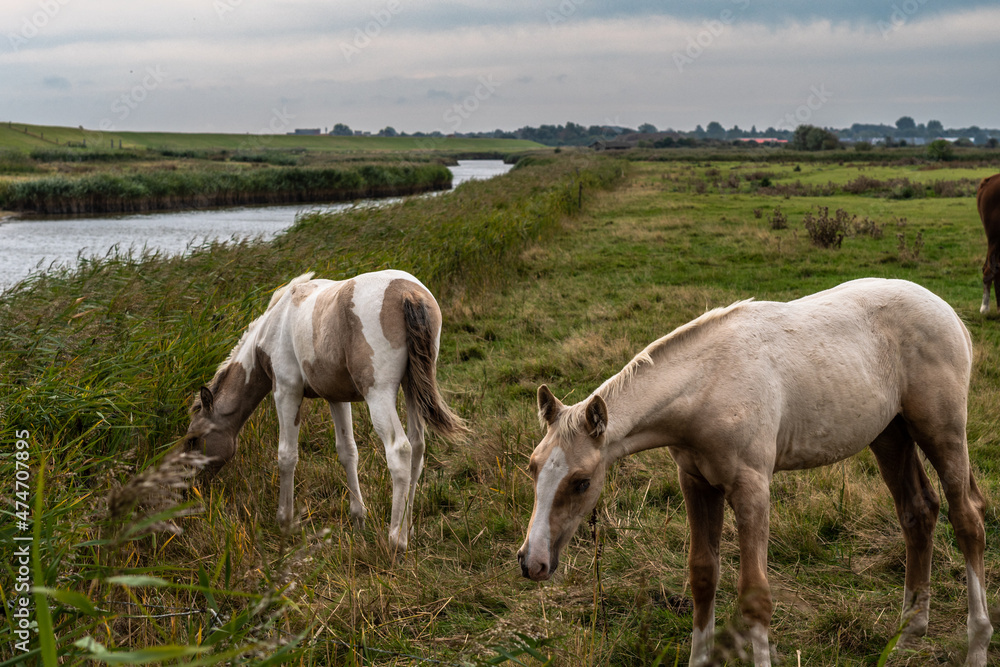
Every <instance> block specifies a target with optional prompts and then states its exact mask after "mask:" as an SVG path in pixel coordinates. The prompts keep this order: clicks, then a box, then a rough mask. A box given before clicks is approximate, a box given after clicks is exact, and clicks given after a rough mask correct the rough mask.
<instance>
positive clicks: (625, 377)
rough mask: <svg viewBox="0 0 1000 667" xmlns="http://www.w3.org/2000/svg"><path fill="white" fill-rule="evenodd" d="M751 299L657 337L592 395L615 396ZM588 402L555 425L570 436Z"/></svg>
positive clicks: (610, 397)
mask: <svg viewBox="0 0 1000 667" xmlns="http://www.w3.org/2000/svg"><path fill="white" fill-rule="evenodd" d="M751 301H753V299H744V300H742V301H737V302H735V303H732V304H730V305H728V306H722V307H719V308H713V309H712V310H709V311H708V312H706V313H703V314H702V315H700V316H698V317H696V318H695V319H693V320H691V321H690V322H688V323H686V324H682V325H681V326H679V327H677V328H676V329H674V330H673V331H671V332H670V333H668V334H667V335H666V336H663V337H662V338H658V339H656V340H654V341H653V342H652V343H650V344H649V345H647V346H646V348H645V349H644V350H642V351H641V352H640V353H639V354H637V355H635V356H634V357H632V360H631V361H629V362H628V363H627V364H625V367H624V368H622V369H621V370H620V371H619V372H618V373H616V374H615V375H613V376H611V377H610V378H608V379H607V380H605V381H604V383H603V384H602V385H601V386H600V387H598V388H597V389H596V390H594V394H592V395H598V396H600V397H601V398H603V399H605V400H610V399H612V398H614V397H615V396H617V395H618V394H620V393H621V392H622V391H624V390H625V389H626V388H627V387H628V386H629V384H630V383H631V382H632V380H633V379H634V378H635V376H636V374H637V373H638V372H639V371H640V369H641V368H642V367H643V366H645V365H649V366H652V365H654V364H655V362H656V359H657V358H658V357H661V356H663V354H664V353H665V352H666V351H667V350H668V349H672V348H674V347H676V346H677V345H679V344H681V343H683V342H684V341H686V340H688V339H690V338H691V337H692V336H693V335H695V334H696V333H699V332H701V331H704V330H705V329H706V328H708V327H710V326H712V325H713V324H716V323H718V322H720V321H722V320H723V319H725V318H726V317H727V316H728V315H730V314H731V313H733V312H734V311H736V310H738V309H740V308H742V307H743V306H745V305H746V304H748V303H750V302H751ZM586 403H587V401H586V400H584V401H580V402H579V403H577V404H576V405H573V406H570V407H569V409H567V410H566V411H565V412H564V415H563V417H562V418H561V419H560V420H559V422H558V423H557V424H555V425H554V426H553V427H554V428H557V429H559V431H560V436H568V435H570V433H572V432H573V431H576V430H579V429H580V428H581V425H582V423H583V418H584V406H585V405H586ZM543 423H544V420H543Z"/></svg>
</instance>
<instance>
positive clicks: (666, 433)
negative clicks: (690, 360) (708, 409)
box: [598, 359, 697, 460]
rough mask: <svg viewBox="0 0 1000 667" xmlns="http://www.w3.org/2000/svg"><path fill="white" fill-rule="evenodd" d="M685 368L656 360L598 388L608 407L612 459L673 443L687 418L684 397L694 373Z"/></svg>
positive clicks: (688, 412)
mask: <svg viewBox="0 0 1000 667" xmlns="http://www.w3.org/2000/svg"><path fill="white" fill-rule="evenodd" d="M688 370H689V369H687V368H686V365H683V364H682V365H680V366H675V365H669V366H668V362H667V361H665V360H663V359H660V360H658V361H657V362H655V363H654V364H651V363H644V364H642V365H641V366H640V367H639V368H638V369H636V370H634V371H631V372H628V376H627V377H625V378H623V381H622V382H621V383H618V384H616V385H612V387H611V388H609V387H607V386H605V387H602V388H601V389H599V390H598V393H600V394H601V395H602V398H604V401H605V403H606V404H607V406H608V434H607V442H608V444H609V445H610V447H611V451H610V453H611V458H612V459H614V460H616V459H619V458H622V457H624V456H628V455H629V454H634V453H636V452H640V451H643V450H645V449H651V448H654V447H663V446H669V445H671V444H673V442H672V438H674V437H675V436H676V435H678V434H679V433H680V431H681V427H682V425H683V424H684V423H686V422H687V420H689V419H690V413H691V409H692V405H691V401H690V400H688V398H689V397H690V395H691V389H692V388H693V387H692V385H693V384H696V383H697V380H696V379H695V377H696V375H697V374H694V375H693V374H692V373H689V372H688ZM625 372H626V371H623V373H625ZM608 384H610V383H608Z"/></svg>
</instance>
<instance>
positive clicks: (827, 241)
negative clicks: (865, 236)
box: [802, 206, 851, 248]
mask: <svg viewBox="0 0 1000 667" xmlns="http://www.w3.org/2000/svg"><path fill="white" fill-rule="evenodd" d="M802 222H803V224H804V225H805V228H806V232H808V233H809V239H810V240H811V241H812V242H813V245H818V246H819V247H821V248H839V247H840V244H841V243H843V241H844V237H845V236H846V235H847V233H848V231H849V229H848V223H849V222H851V219H850V217H849V215H848V213H847V211H845V210H844V209H842V208H838V209H837V211H836V213H834V215H833V217H832V218H831V217H830V208H829V207H827V206H818V207H817V215H815V216H814V215H813V214H812V212H809V213H806V215H805V219H804V220H803V221H802Z"/></svg>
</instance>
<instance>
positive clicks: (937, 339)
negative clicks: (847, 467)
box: [751, 279, 972, 468]
mask: <svg viewBox="0 0 1000 667" xmlns="http://www.w3.org/2000/svg"><path fill="white" fill-rule="evenodd" d="M751 305H752V304H751ZM755 307H756V308H759V309H761V310H762V311H763V312H771V313H773V314H771V315H770V316H769V317H767V318H765V319H766V320H767V321H768V322H769V323H770V327H771V328H770V330H769V333H768V335H769V336H770V337H771V338H772V343H771V345H774V346H777V347H778V348H779V349H780V350H782V352H783V353H784V354H783V355H780V356H781V359H780V361H779V362H778V363H774V364H770V365H769V367H768V369H767V371H768V373H770V375H768V376H766V377H765V382H769V383H772V384H776V385H777V386H778V387H779V389H778V390H777V395H778V397H779V398H778V399H777V404H778V405H777V409H778V411H779V412H780V414H781V417H780V423H781V426H780V432H781V433H780V435H779V436H778V440H779V445H778V449H779V452H778V467H780V468H798V467H811V466H813V465H820V464H823V463H829V462H832V461H834V460H839V459H840V458H844V457H845V456H849V455H851V454H853V453H854V452H856V451H858V450H859V449H860V448H863V447H865V446H867V445H868V444H869V443H870V442H871V441H873V440H874V439H875V437H876V436H878V435H879V433H881V431H882V430H883V429H884V428H885V427H886V426H887V425H888V424H889V422H890V421H891V420H892V419H893V418H895V417H896V415H898V414H903V415H904V417H907V418H910V416H911V415H913V416H915V417H916V416H918V413H920V412H924V413H926V414H928V415H931V416H932V417H933V418H934V419H935V420H937V421H939V422H942V423H943V422H950V423H953V424H954V425H956V428H957V427H961V428H964V424H965V409H966V400H967V393H968V384H969V377H970V374H971V364H972V345H971V339H970V337H969V334H968V331H967V330H966V328H965V325H964V324H962V322H961V320H960V319H959V318H958V316H957V314H956V313H955V311H954V310H953V309H952V308H951V307H950V306H949V305H948V304H947V303H945V302H944V301H943V300H942V299H940V298H939V297H937V296H936V295H934V294H933V293H932V292H930V291H928V290H926V289H924V288H923V287H920V286H919V285H916V284H914V283H910V282H908V281H902V280H884V279H862V280H856V281H851V282H848V283H844V284H843V285H840V286H838V287H834V288H832V289H829V290H826V291H823V292H819V293H817V294H813V295H810V296H807V297H803V298H802V299H798V300H796V301H792V302H789V303H787V304H768V303H767V302H761V303H759V304H757V305H756V306H755Z"/></svg>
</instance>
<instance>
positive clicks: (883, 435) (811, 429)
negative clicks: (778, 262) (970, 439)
mask: <svg viewBox="0 0 1000 667" xmlns="http://www.w3.org/2000/svg"><path fill="white" fill-rule="evenodd" d="M971 368H972V341H971V338H970V336H969V333H968V331H967V330H966V328H965V326H964V325H963V324H962V322H961V320H960V319H959V318H958V316H957V315H956V314H955V312H954V311H953V310H952V309H951V308H950V307H949V306H948V304H946V303H945V302H944V301H942V300H941V299H940V298H938V297H936V296H935V295H934V294H932V293H931V292H929V291H927V290H926V289H924V288H923V287H920V286H918V285H915V284H913V283H910V282H906V281H902V280H883V279H875V278H870V279H864V280H855V281H852V282H848V283H845V284H843V285H840V286H839V287H835V288H833V289H830V290H827V291H824V292H820V293H818V294H814V295H812V296H807V297H804V298H802V299H798V300H797V301H792V302H790V303H775V302H763V301H762V302H754V301H741V302H738V303H735V304H733V305H731V306H729V307H726V308H719V309H716V310H712V311H710V312H708V313H705V314H704V315H702V316H701V317H699V318H697V319H696V320H694V321H693V322H690V323H689V324H686V325H684V326H682V327H680V328H678V329H676V330H675V331H674V332H673V333H671V334H669V335H667V336H665V337H663V338H661V339H659V340H657V341H656V342H654V343H652V344H651V345H649V346H648V347H647V348H646V349H645V350H643V351H642V352H641V353H639V354H638V355H637V356H636V357H635V358H634V359H632V361H631V362H629V363H628V365H626V366H625V368H624V369H623V370H622V371H621V372H620V373H618V374H617V375H615V376H614V377H612V378H610V379H609V380H607V381H606V382H605V383H604V384H602V385H601V386H600V387H598V388H597V390H596V391H595V392H594V393H593V394H592V395H591V396H590V397H588V398H587V399H586V400H584V401H582V402H580V403H577V404H576V405H571V406H565V405H563V404H562V403H560V402H559V400H558V399H557V398H556V397H555V396H553V394H552V392H550V391H549V389H548V388H547V387H546V386H544V385H543V386H542V387H540V388H539V390H538V411H539V416H540V418H541V420H542V422H543V425H544V427H545V428H547V432H546V434H545V437H544V438H543V439H542V441H541V443H539V445H538V446H537V447H536V448H535V451H534V452H533V453H532V455H531V460H530V463H529V466H528V467H529V471H530V473H531V476H532V478H533V479H534V484H535V505H534V510H533V512H532V515H531V522H530V523H529V524H528V535H527V537H526V539H525V541H524V544H523V546H522V547H521V549H520V551H518V554H517V557H518V561H519V562H520V564H521V571H522V573H523V574H524V576H526V577H529V578H531V579H534V580H536V581H541V580H545V579H548V578H549V577H551V576H552V573H553V572H554V571H555V569H556V566H557V565H558V563H559V552H560V551H561V550H562V549H563V547H565V546H566V544H567V543H568V542H569V540H570V538H571V537H572V536H573V534H574V532H576V528H577V526H578V525H579V523H580V520H581V518H582V517H584V516H585V515H586V514H587V513H588V512H590V511H591V510H592V509H593V508H594V506H595V505H596V504H597V499H598V495H599V494H600V492H601V487H602V486H603V485H604V478H605V473H606V471H607V468H608V466H609V465H610V464H611V463H612V462H613V461H616V460H618V459H620V458H622V457H623V456H626V455H629V454H634V453H635V452H639V451H642V450H645V449H650V448H653V447H668V448H669V450H670V454H671V456H672V457H673V459H674V460H675V461H676V463H677V467H678V471H679V476H680V483H681V488H682V491H683V493H684V501H685V505H686V507H687V514H688V521H689V524H690V530H691V548H690V553H689V560H688V564H689V568H690V582H691V592H692V596H693V598H694V631H693V636H692V645H691V664H693V665H703V664H706V663H707V662H708V661H709V660H711V654H712V650H713V635H714V624H715V591H716V586H717V584H718V580H719V545H720V539H721V533H722V520H723V508H724V504H725V503H726V502H728V503H729V505H730V506H731V507H732V509H733V512H734V513H735V517H736V526H737V530H738V534H739V547H740V572H739V580H738V583H737V589H738V594H739V604H740V610H741V612H742V616H743V619H744V620H745V621H746V624H747V626H748V628H749V636H750V639H751V641H752V644H753V654H754V664H755V665H757V667H761V666H762V665H770V660H771V657H770V647H769V644H768V627H769V625H770V620H771V612H772V600H771V592H770V587H769V586H768V581H767V574H766V573H767V540H768V521H769V517H768V514H769V503H770V500H769V487H770V483H771V477H772V475H773V474H774V473H775V471H778V470H793V469H802V468H812V467H816V466H822V465H828V464H831V463H834V462H835V461H840V460H841V459H844V458H846V457H848V456H851V455H853V454H856V453H857V452H859V451H861V450H862V449H864V448H865V447H871V449H872V451H873V452H874V454H875V457H876V459H877V460H878V465H879V469H880V471H881V473H882V477H883V479H884V480H885V482H886V484H887V485H888V486H889V490H890V491H891V492H892V497H893V500H894V501H895V504H896V513H897V515H898V517H899V521H900V524H901V525H902V529H903V538H904V541H905V544H906V581H905V587H904V592H903V619H904V623H905V629H904V631H903V635H904V636H903V639H904V640H909V639H911V638H913V637H916V636H920V635H923V634H924V633H925V632H926V630H927V615H928V609H929V607H930V568H931V551H932V548H933V544H932V533H933V528H934V524H935V521H936V520H937V515H938V507H939V500H938V496H937V493H936V492H935V491H934V489H933V487H932V486H931V484H930V482H929V480H928V478H927V475H926V474H925V473H924V468H923V465H922V463H921V459H920V457H919V456H918V455H917V448H919V449H920V450H922V451H923V452H924V454H925V455H926V456H927V459H928V460H929V461H930V462H931V464H932V465H933V466H934V468H935V470H936V471H937V474H938V476H939V477H940V479H941V484H942V488H943V489H944V493H945V496H946V497H947V500H948V516H949V519H950V520H951V523H952V526H953V527H954V529H955V535H956V537H957V539H958V544H959V547H960V548H961V550H962V553H963V554H964V556H965V571H966V576H967V578H968V592H969V617H968V634H969V652H968V659H967V663H966V664H968V665H976V666H977V667H978V666H982V665H985V664H986V650H987V645H988V643H989V639H990V636H991V635H992V634H993V628H992V626H991V625H990V620H989V616H988V613H987V607H986V589H985V579H984V563H983V551H984V549H985V541H986V540H985V528H984V500H983V496H982V494H981V493H980V492H979V489H978V487H977V486H976V482H975V480H974V479H973V477H972V473H971V470H970V466H969V455H968V449H967V444H966V434H965V423H966V400H967V395H968V389H969V375H970V372H971Z"/></svg>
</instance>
